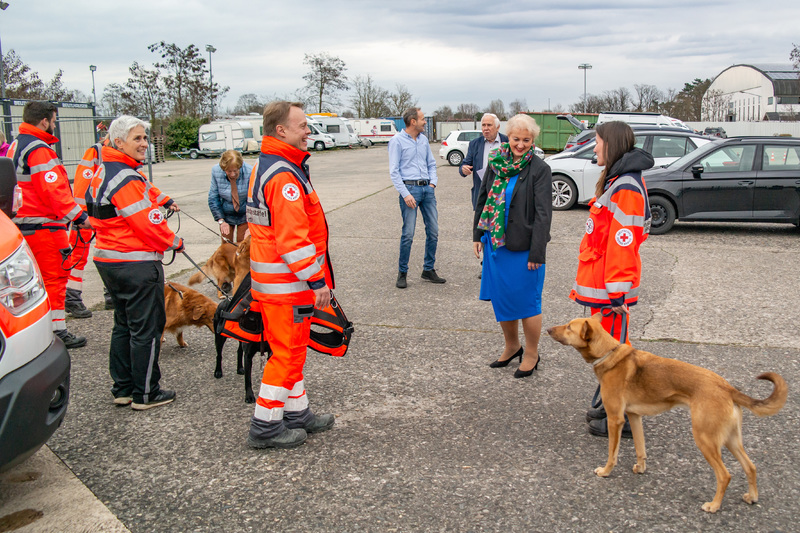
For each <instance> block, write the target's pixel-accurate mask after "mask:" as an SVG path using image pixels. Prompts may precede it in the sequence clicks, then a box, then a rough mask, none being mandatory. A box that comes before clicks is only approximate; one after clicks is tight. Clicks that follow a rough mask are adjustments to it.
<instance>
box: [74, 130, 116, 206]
mask: <svg viewBox="0 0 800 533" xmlns="http://www.w3.org/2000/svg"><path fill="white" fill-rule="evenodd" d="M103 146H108V141H103V142H99V143H97V144H93V145H92V146H90V147H89V149H88V150H86V152H84V154H83V157H82V158H81V162H80V163H78V168H76V169H75V179H73V180H72V194H73V195H74V196H75V203H77V204H78V205H79V206H81V209H83V210H84V211H86V190H87V189H88V188H89V185H90V184H91V183H92V177H93V176H94V174H95V172H97V169H98V168H100V164H101V163H102V162H103V156H102V154H101V149H102V148H103Z"/></svg>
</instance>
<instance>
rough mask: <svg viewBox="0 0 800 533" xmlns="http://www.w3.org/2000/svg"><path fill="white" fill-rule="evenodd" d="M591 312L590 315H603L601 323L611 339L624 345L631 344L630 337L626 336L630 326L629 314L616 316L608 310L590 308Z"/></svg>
mask: <svg viewBox="0 0 800 533" xmlns="http://www.w3.org/2000/svg"><path fill="white" fill-rule="evenodd" d="M591 310H592V314H595V313H602V314H603V320H602V321H601V323H602V324H603V329H604V330H606V331H607V332H608V333H610V334H611V336H612V337H614V338H615V339H617V340H618V341H619V342H621V343H624V344H630V343H631V340H630V336H629V335H628V329H629V327H630V324H631V315H630V313H628V314H623V315H618V314H617V313H615V312H614V311H612V310H611V309H610V308H604V309H600V308H596V307H592V308H591Z"/></svg>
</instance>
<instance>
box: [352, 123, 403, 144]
mask: <svg viewBox="0 0 800 533" xmlns="http://www.w3.org/2000/svg"><path fill="white" fill-rule="evenodd" d="M351 124H352V125H353V129H354V130H355V132H356V135H358V136H359V137H360V138H361V142H362V144H364V145H365V146H372V145H373V144H375V143H388V142H389V139H391V138H392V137H394V135H395V134H396V133H397V128H395V126H394V120H390V119H386V118H354V119H353V120H352V121H351Z"/></svg>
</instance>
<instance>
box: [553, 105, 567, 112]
mask: <svg viewBox="0 0 800 533" xmlns="http://www.w3.org/2000/svg"><path fill="white" fill-rule="evenodd" d="M565 111H566V109H564V106H563V105H561V104H556V105H554V106H553V107H552V108H551V109H550V112H552V113H564V112H565Z"/></svg>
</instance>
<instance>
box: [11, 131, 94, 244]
mask: <svg viewBox="0 0 800 533" xmlns="http://www.w3.org/2000/svg"><path fill="white" fill-rule="evenodd" d="M57 142H58V138H56V137H54V136H52V135H50V134H49V133H47V132H46V131H42V130H40V129H39V128H37V127H35V126H31V125H30V124H26V123H22V124H20V126H19V135H18V136H17V138H16V139H14V142H13V143H11V147H10V148H9V149H8V157H10V158H11V159H12V160H13V162H14V167H15V168H16V170H17V183H18V184H19V186H20V189H21V190H22V207H20V209H19V211H18V212H17V214H16V216H15V217H14V223H15V224H16V225H17V226H19V228H20V230H21V231H22V233H23V234H29V233H31V232H33V231H36V230H38V229H42V228H60V227H63V228H64V229H66V225H67V223H69V221H71V220H74V221H75V222H76V223H78V224H82V223H83V222H84V221H85V220H86V215H84V214H83V213H82V212H81V208H80V206H78V204H76V203H75V199H74V198H73V197H72V189H70V186H69V177H68V175H67V171H66V169H64V167H63V166H62V165H61V162H60V161H59V160H58V156H57V155H56V153H55V151H54V150H53V149H52V148H51V147H50V146H49V145H51V144H54V143H57Z"/></svg>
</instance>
